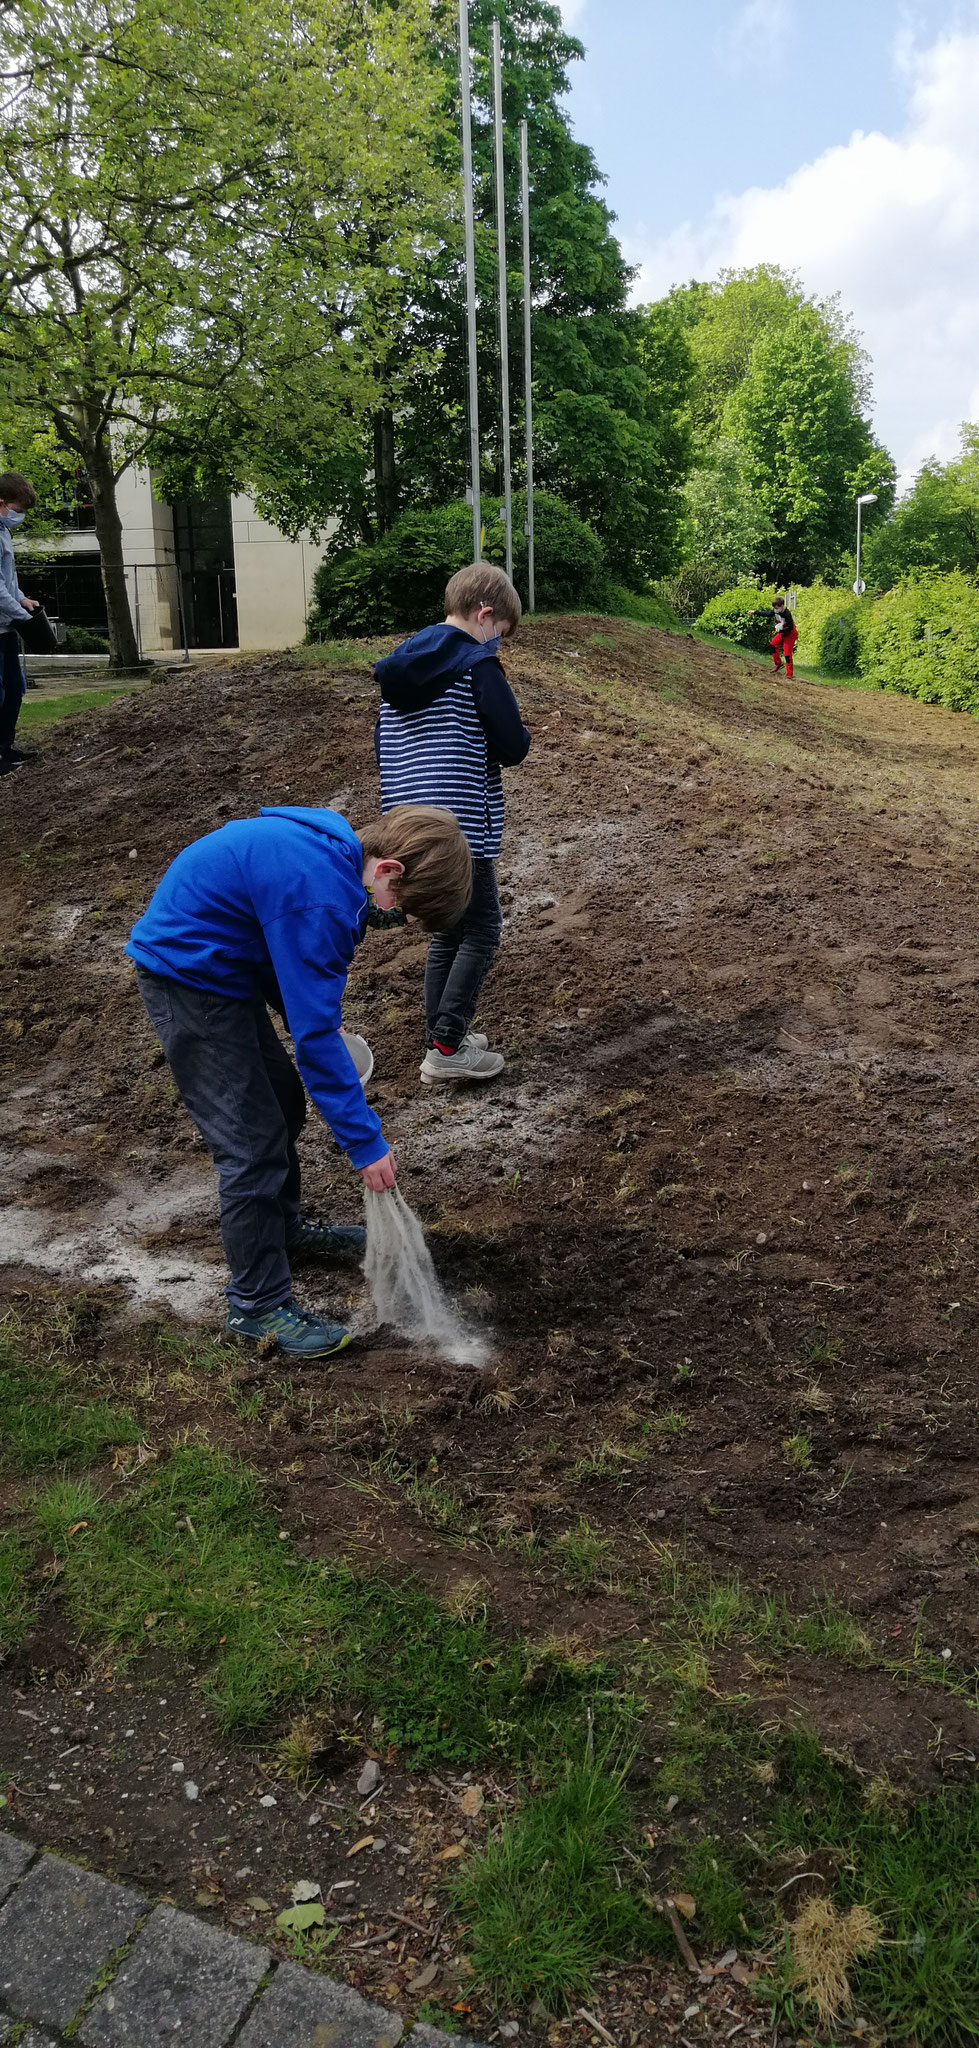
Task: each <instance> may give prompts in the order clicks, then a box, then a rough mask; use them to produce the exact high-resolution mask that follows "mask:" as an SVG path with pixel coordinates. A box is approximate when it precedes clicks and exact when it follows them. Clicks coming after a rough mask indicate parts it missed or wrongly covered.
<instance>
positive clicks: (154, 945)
mask: <svg viewBox="0 0 979 2048" xmlns="http://www.w3.org/2000/svg"><path fill="white" fill-rule="evenodd" d="M471 886H472V882H471V862H470V856H469V849H468V847H467V845H466V841H465V839H464V837H463V835H462V833H461V831H460V829H459V826H458V825H457V823H456V821H455V819H454V818H452V817H450V816H449V814H448V812H446V811H444V810H442V811H439V810H434V809H432V808H431V807H430V806H424V807H419V806H414V805H413V806H411V807H410V808H409V807H403V808H401V809H400V810H393V811H391V812H389V813H388V815H387V817H385V818H381V819H379V820H378V821H377V822H376V823H375V824H372V825H369V826H367V827H366V828H365V830H364V831H363V832H361V833H360V834H359V836H358V834H357V833H355V832H354V831H353V828H352V827H351V826H350V825H349V824H348V823H347V820H346V818H343V817H341V816H340V815H339V814H338V813H337V812H336V811H327V810H300V809H292V808H289V807H285V806H283V807H281V808H275V809H269V810H263V811H262V812H261V813H260V815H259V816H258V817H257V818H242V819H239V820H238V821H237V822H235V823H233V824H230V825H223V826H222V827H221V829H220V830H219V831H217V832H209V833H208V834H207V835H206V837H205V838H203V839H198V840H195V841H194V843H193V845H191V846H187V847H185V848H184V851H183V852H182V853H179V854H178V855H177V858H176V860H175V861H173V863H172V865H171V866H170V867H169V868H168V869H167V872H166V874H165V875H164V877H163V880H162V881H161V882H160V884H159V887H158V888H157V890H156V893H155V895H154V896H153V897H152V899H151V902H150V904H149V908H148V909H147V910H146V912H145V914H144V915H143V916H142V917H141V918H140V919H139V921H138V923H137V924H135V925H134V926H133V929H132V931H131V933H130V935H129V942H128V944H127V946H126V952H127V953H128V954H129V956H130V958H131V959H132V960H134V961H135V962H136V979H137V981H138V983H139V992H140V995H141V996H142V998H143V1002H144V1004H145V1006H146V1009H147V1012H148V1014H149V1018H150V1022H151V1023H152V1025H153V1028H154V1030H155V1031H156V1034H157V1037H158V1038H159V1041H160V1044H161V1045H162V1047H163V1051H164V1053H165V1054H166V1058H167V1061H168V1063H169V1066H170V1070H171V1072H172V1074H173V1078H174V1080H175V1082H176V1084H177V1088H178V1090H179V1092H180V1096H181V1099H182V1101H183V1103H184V1106H185V1108H186V1109H187V1110H188V1111H189V1113H190V1115H191V1117H192V1119H193V1121H194V1123H195V1124H196V1125H197V1128H198V1130H199V1131H200V1133H201V1136H202V1138H203V1139H204V1142H205V1144H206V1145H207V1147H208V1150H209V1151H210V1153H211V1157H212V1158H213V1160H214V1164H215V1166H216V1167H217V1170H218V1188H219V1193H220V1202H221V1235H222V1238H223V1241H224V1249H225V1255H226V1257H227V1261H228V1265H229V1267H230V1270H231V1278H230V1281H229V1284H228V1289H227V1294H228V1301H229V1304H230V1306H229V1310H228V1320H227V1327H228V1329H229V1331H231V1332H232V1334H233V1335H234V1336H236V1337H243V1338H250V1339H252V1340H253V1341H254V1342H260V1341H261V1340H262V1339H263V1338H273V1339H275V1341H276V1342H277V1343H278V1346H279V1349H280V1351H284V1352H287V1353H288V1354H289V1355H290V1356H293V1357H296V1358H324V1357H326V1356H328V1355H329V1354H330V1353H331V1352H334V1351H341V1350H342V1349H343V1347H344V1345H346V1344H349V1342H350V1332H349V1330H346V1329H344V1328H343V1327H342V1325H340V1324H337V1323H331V1322H328V1321H324V1320H322V1319H317V1318H315V1317H313V1316H310V1315H307V1314H306V1313H305V1312H304V1311H303V1310H302V1309H301V1308H299V1307H298V1306H297V1304H296V1303H295V1302H294V1300H293V1298H292V1279H291V1273H290V1264H289V1262H290V1257H295V1256H296V1254H297V1253H298V1254H301V1255H303V1256H305V1257H309V1256H313V1257H321V1258H327V1259H329V1258H336V1257H340V1258H342V1257H344V1256H347V1257H349V1256H351V1255H356V1254H358V1253H359V1252H360V1251H362V1249H363V1245H364V1232H363V1230H362V1229H360V1228H359V1227H357V1226H350V1225H342V1224H341V1225H333V1226H328V1225H323V1224H317V1223H312V1222H310V1221H309V1220H308V1219H307V1218H305V1217H304V1216H303V1214H302V1211H301V1207H300V1171H299V1158H298V1155H297V1152H296V1139H297V1138H298V1136H299V1133H300V1131H301V1130H302V1127H303V1124H304V1122H305V1120H306V1094H305V1088H304V1086H303V1083H304V1082H305V1087H306V1088H308V1089H309V1093H310V1095H311V1096H312V1098H313V1101H314V1102H315V1104H316V1107H317V1109H318V1110H319V1111H320V1113H321V1115H322V1116H323V1117H324V1118H325V1120H326V1122H327V1123H328V1124H329V1126H330V1129H331V1131H332V1132H333V1135H334V1137H335V1138H336V1141H337V1144H338V1145H340V1146H341V1148H342V1149H343V1151H345V1152H346V1154H347V1157H348V1159H349V1160H350V1164H351V1166H353V1167H354V1168H355V1169H356V1171H357V1172H358V1173H359V1174H360V1175H361V1178H362V1179H363V1181H364V1183H365V1185H366V1186H367V1187H369V1188H373V1189H375V1190H380V1189H382V1188H390V1187H393V1186H394V1184H395V1167H394V1160H393V1158H392V1156H391V1152H390V1149H389V1147H388V1143H387V1139H386V1138H385V1137H384V1136H383V1134H382V1132H381V1126H380V1124H379V1122H378V1120H377V1117H376V1116H375V1114H374V1111H373V1110H372V1109H369V1108H368V1106H367V1103H366V1101H365V1099H364V1092H363V1089H362V1087H361V1085H360V1082H359V1080H358V1078H357V1072H356V1069H355V1067H354V1064H353V1061H352V1059H351V1057H350V1054H349V1053H348V1051H347V1049H346V1047H345V1045H344V1044H343V1040H342V1039H341V1037H340V1004H341V1000H342V997H343V992H344V988H345V986H346V980H347V970H348V968H349V966H350V963H351V961H352V959H353V956H354V949H355V947H356V946H357V945H358V943H359V941H360V940H361V939H362V937H363V935H364V931H365V929H366V926H367V924H368V923H370V922H372V921H374V922H381V923H391V922H393V921H396V922H400V923H403V922H404V921H405V919H406V918H410V917H414V918H417V919H418V920H419V921H420V923H422V924H424V925H425V926H426V927H427V928H428V929H429V930H436V929H438V928H440V927H441V926H442V925H444V924H446V923H447V922H452V921H455V920H457V919H458V918H459V917H460V916H461V915H462V914H463V912H464V910H465V906H466V904H467V902H468V900H469V893H470V889H471ZM269 1003H271V1004H272V1005H273V1007H274V1008H276V1009H278V1010H279V1011H281V1013H282V1015H283V1016H284V1017H285V1020H286V1023H287V1024H288V1027H289V1030H290V1031H291V1033H292V1038H293V1044H294V1046H295V1052H296V1065H297V1066H298V1069H299V1071H298V1073H297V1071H296V1066H294V1065H293V1063H292V1061H291V1059H290V1058H289V1055H288V1053H287V1052H286V1050H285V1048H284V1046H283V1045H282V1042H281V1040H280V1039H279V1037H278V1035H277V1033H276V1032H275V1030H274V1029H273V1026H272V1021H271V1019H270V1017H269V1013H268V1008H267V1004H269ZM300 1076H302V1079H300Z"/></svg>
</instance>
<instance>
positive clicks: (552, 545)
mask: <svg viewBox="0 0 979 2048" xmlns="http://www.w3.org/2000/svg"><path fill="white" fill-rule="evenodd" d="M501 502H502V501H501V500H500V499H499V498H489V499H486V498H484V499H483V506H482V511H483V526H484V532H485V539H484V542H483V556H484V558H485V560H487V561H490V562H500V563H502V562H503V561H504V560H505V558H506V547H505V541H504V533H503V526H502V522H501V520H500V506H501ZM526 502H527V501H526V497H525V496H524V494H523V493H522V492H517V493H515V495H514V499H513V532H514V564H513V568H514V580H515V582H516V584H517V588H518V589H519V590H520V591H521V593H522V594H524V595H525V594H526V589H527V541H526V537H525V535H524V530H523V529H524V522H525V519H526V516H527V511H526ZM472 555H473V536H472V512H471V510H470V508H469V506H468V505H467V504H466V503H465V500H464V499H460V500H458V501H457V502H456V503H455V504H453V505H444V506H440V507H438V508H436V509H433V510H430V511H418V512H406V513H404V514H403V515H402V517H401V518H400V519H398V520H396V521H395V524H394V525H393V526H392V527H391V529H390V532H388V533H386V534H385V535H384V536H383V538H382V539H381V540H379V541H377V542H376V544H375V545H374V547H371V548H351V549H348V550H347V551H346V552H345V553H343V554H340V555H330V556H328V557H327V559H326V561H325V562H322V563H321V564H320V567H319V568H318V569H317V571H316V575H315V578H314V581H313V599H314V602H313V609H312V611H311V612H310V615H309V620H308V624H307V638H308V639H310V640H325V639H330V638H332V637H336V638H338V639H342V638H345V637H347V636H349V635H353V636H360V635H369V634H372V633H392V632H394V633H396V632H399V631H402V630H409V629H410V628H411V627H413V626H414V627H417V626H423V625H427V624H430V623H431V622H432V621H434V620H436V619H440V618H442V617H443V616H444V598H445V586H446V583H447V582H448V580H449V577H450V576H451V575H452V574H453V572H454V570H456V569H461V568H463V567H464V566H465V564H466V563H467V562H471V561H472ZM534 566H535V581H536V603H537V608H538V610H539V611H607V610H608V609H609V597H610V595H611V586H610V584H609V581H608V578H607V576H606V572H605V558H604V555H603V553H602V545H601V542H600V540H599V539H598V537H597V535H596V534H594V533H593V532H592V529H591V527H590V526H587V525H586V524H585V521H584V520H583V519H580V518H579V517H578V514H577V513H576V512H573V511H572V510H571V508H570V506H568V505H565V504H564V503H563V502H562V500H561V499H560V498H555V497H552V496H551V495H550V494H549V493H548V492H545V491H538V492H537V493H536V494H535V498H534Z"/></svg>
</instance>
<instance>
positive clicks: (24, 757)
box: [4, 747, 37, 768]
mask: <svg viewBox="0 0 979 2048" xmlns="http://www.w3.org/2000/svg"><path fill="white" fill-rule="evenodd" d="M4 759H5V760H6V761H13V762H14V764H15V766H16V767H18V768H20V767H21V766H22V765H23V763H24V762H25V761H36V760H37V754H36V752H35V751H34V750H33V749H31V750H30V751H29V752H28V753H25V752H24V749H23V747H8V748H7V752H6V754H5V755H4Z"/></svg>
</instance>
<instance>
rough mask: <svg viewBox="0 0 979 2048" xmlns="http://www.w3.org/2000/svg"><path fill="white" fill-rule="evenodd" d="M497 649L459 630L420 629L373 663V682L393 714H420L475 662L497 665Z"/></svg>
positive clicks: (448, 627) (436, 627) (440, 628)
mask: <svg viewBox="0 0 979 2048" xmlns="http://www.w3.org/2000/svg"><path fill="white" fill-rule="evenodd" d="M497 646H498V643H495V642H494V643H492V644H485V643H483V642H481V641H479V640H474V639H473V638H472V635H471V634H470V633H464V632H463V630H462V628H461V626H447V625H443V626H424V627H423V628H422V631H421V632H420V633H412V635H411V638H410V639H409V640H403V641H402V643H401V646H400V647H396V648H395V650H394V653H393V654H386V655H385V656H384V659H383V661H378V662H375V664H374V680H375V682H377V683H379V684H380V689H381V696H382V697H383V699H384V702H385V704H390V705H391V706H392V707H393V709H394V710H395V711H422V710H424V709H425V708H426V706H427V705H429V704H434V703H435V700H436V698H437V697H440V696H441V695H442V692H443V691H444V690H447V689H448V687H449V684H450V683H452V682H454V681H455V678H456V677H457V676H464V675H466V674H467V673H468V671H469V670H470V669H471V668H473V667H474V666H475V664H476V662H479V661H495V662H498V661H499V656H498V653H497Z"/></svg>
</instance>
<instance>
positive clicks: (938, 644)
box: [861, 569, 979, 713]
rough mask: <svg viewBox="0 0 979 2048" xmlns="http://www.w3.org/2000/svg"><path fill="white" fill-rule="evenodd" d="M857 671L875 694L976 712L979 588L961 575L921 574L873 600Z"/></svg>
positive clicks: (953, 572) (978, 693) (904, 579)
mask: <svg viewBox="0 0 979 2048" xmlns="http://www.w3.org/2000/svg"><path fill="white" fill-rule="evenodd" d="M861 667H862V670H863V672H864V674H865V675H866V676H867V678H868V680H869V681H870V682H871V683H872V684H873V685H874V686H875V688H877V689H890V690H902V691H904V692H905V693H906V694H907V695H908V696H911V697H919V698H920V699H921V701H922V703H925V704H945V705H947V706H948V708H949V710H951V711H971V712H974V713H975V712H979V589H977V587H976V585H975V583H974V582H972V580H971V578H969V577H968V576H966V575H964V574H963V573H962V571H961V570H957V569H956V570H951V571H950V572H949V573H948V574H947V575H943V574H941V573H940V572H939V571H937V570H932V571H928V570H922V571H920V572H917V573H912V574H910V575H908V576H904V577H902V579H901V581H900V582H899V583H898V584H897V585H896V586H895V588H894V589H893V590H888V591H885V592H884V595H883V596H882V597H879V598H878V599H877V602H876V603H875V605H874V606H873V610H872V612H871V616H870V623H869V626H868V629H867V633H866V638H865V642H864V647H863V652H862V657H861Z"/></svg>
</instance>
